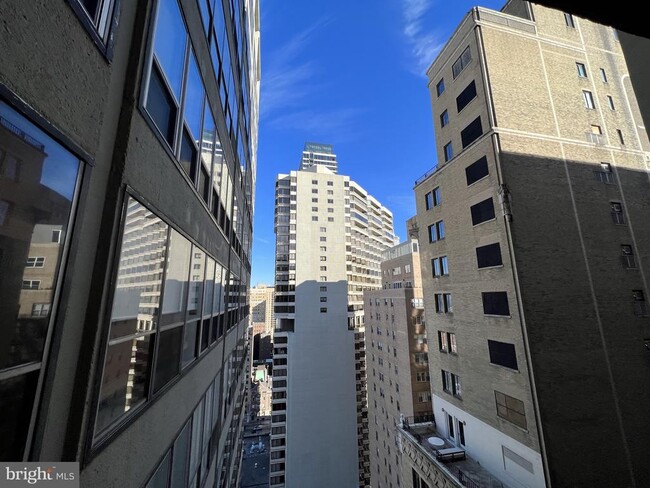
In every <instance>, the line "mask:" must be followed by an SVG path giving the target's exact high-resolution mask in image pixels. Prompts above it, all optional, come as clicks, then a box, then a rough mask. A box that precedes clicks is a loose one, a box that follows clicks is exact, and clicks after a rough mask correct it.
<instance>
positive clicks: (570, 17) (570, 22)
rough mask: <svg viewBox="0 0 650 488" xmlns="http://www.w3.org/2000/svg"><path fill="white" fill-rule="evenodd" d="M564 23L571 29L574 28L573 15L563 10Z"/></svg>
mask: <svg viewBox="0 0 650 488" xmlns="http://www.w3.org/2000/svg"><path fill="white" fill-rule="evenodd" d="M564 23H565V24H566V26H567V27H571V28H572V29H575V27H576V24H575V22H574V21H573V15H571V14H568V13H566V12H564Z"/></svg>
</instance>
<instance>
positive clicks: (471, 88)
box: [456, 80, 476, 113]
mask: <svg viewBox="0 0 650 488" xmlns="http://www.w3.org/2000/svg"><path fill="white" fill-rule="evenodd" d="M475 98H476V82H474V81H473V80H472V82H471V83H470V84H469V85H467V86H466V87H465V88H464V89H463V91H462V92H460V95H458V96H457V97H456V110H457V111H458V112H459V113H460V111H461V110H463V109H464V108H465V107H466V106H467V105H468V104H469V102H471V101H472V100H474V99H475Z"/></svg>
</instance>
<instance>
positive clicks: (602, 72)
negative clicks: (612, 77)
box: [600, 68, 607, 83]
mask: <svg viewBox="0 0 650 488" xmlns="http://www.w3.org/2000/svg"><path fill="white" fill-rule="evenodd" d="M600 79H601V81H602V82H603V83H607V73H606V72H605V69H604V68H600Z"/></svg>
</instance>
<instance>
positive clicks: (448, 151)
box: [444, 141, 454, 161]
mask: <svg viewBox="0 0 650 488" xmlns="http://www.w3.org/2000/svg"><path fill="white" fill-rule="evenodd" d="M444 152H445V161H449V160H450V159H451V158H453V157H454V148H453V147H452V145H451V141H450V142H448V143H447V144H445V147H444Z"/></svg>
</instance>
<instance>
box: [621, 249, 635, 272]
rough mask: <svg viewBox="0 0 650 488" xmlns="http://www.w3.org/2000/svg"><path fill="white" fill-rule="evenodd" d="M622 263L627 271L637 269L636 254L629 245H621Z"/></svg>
mask: <svg viewBox="0 0 650 488" xmlns="http://www.w3.org/2000/svg"><path fill="white" fill-rule="evenodd" d="M621 261H622V263H623V267H624V268H626V269H631V268H636V261H635V259H634V252H633V250H632V246H631V245H629V244H621Z"/></svg>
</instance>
